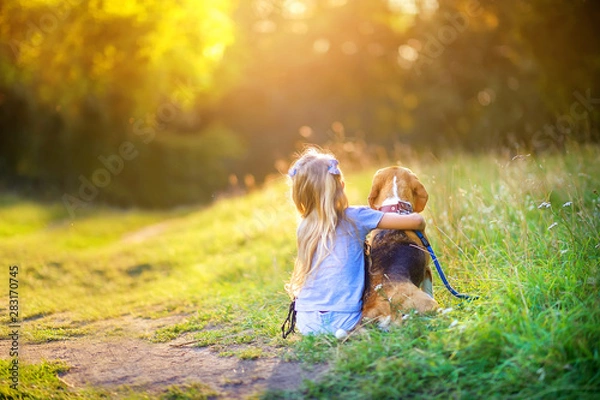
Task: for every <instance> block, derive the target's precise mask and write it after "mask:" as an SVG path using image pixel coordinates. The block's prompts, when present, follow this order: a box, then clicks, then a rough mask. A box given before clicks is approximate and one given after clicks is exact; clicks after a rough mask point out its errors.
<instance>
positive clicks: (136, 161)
mask: <svg viewBox="0 0 600 400" xmlns="http://www.w3.org/2000/svg"><path fill="white" fill-rule="evenodd" d="M598 20H600V6H599V5H598V3H597V2H593V1H584V0H575V1H560V0H528V1H525V0H522V1H516V0H515V1H502V2H500V1H483V0H481V1H478V0H444V1H442V0H438V1H435V0H376V1H372V0H326V1H325V0H324V1H316V0H253V1H234V0H222V1H221V0H219V1H204V0H202V1H198V0H181V1H178V2H161V1H158V0H149V1H139V0H120V1H116V0H65V1H58V0H33V1H21V0H8V1H4V2H2V4H1V5H0V41H1V43H2V46H1V47H0V128H1V133H0V168H1V171H2V172H1V175H2V177H3V178H4V180H5V181H8V182H9V183H10V184H15V183H19V182H28V183H29V184H31V183H33V184H35V185H38V186H39V185H41V186H43V187H54V188H58V189H59V192H61V193H65V194H67V195H68V196H70V197H69V199H71V204H79V205H81V204H84V203H86V202H88V201H86V200H85V199H82V197H81V196H80V195H79V194H78V192H79V191H81V190H83V193H87V192H86V191H85V188H86V187H87V186H86V184H82V182H86V181H88V182H91V184H92V185H94V186H95V188H96V189H97V196H94V199H93V200H101V199H103V200H106V201H110V202H116V203H119V204H140V205H145V206H169V205H174V204H180V203H186V202H191V201H197V200H208V199H210V198H211V197H212V196H213V195H214V193H215V192H217V191H219V190H221V189H223V188H224V186H226V185H227V176H228V175H229V174H231V173H236V174H238V175H245V174H254V175H257V176H258V177H262V176H264V175H266V174H268V173H270V172H272V171H273V170H274V169H273V165H274V164H273V163H274V162H275V160H277V159H279V158H282V157H285V156H286V155H287V154H289V153H290V152H291V151H293V150H294V149H295V148H297V146H298V145H299V144H301V143H303V142H306V141H309V142H313V143H319V144H323V143H327V142H330V141H332V140H338V141H345V142H349V143H351V144H352V143H354V144H356V146H354V147H353V146H350V147H346V148H345V149H346V150H347V151H349V152H351V151H352V149H356V148H357V147H360V148H363V149H364V148H369V147H375V146H381V148H383V149H390V148H392V146H396V147H397V146H398V145H410V146H412V147H416V148H427V149H428V150H430V151H433V152H438V151H444V150H445V149H447V148H449V147H453V146H456V147H463V148H467V149H470V150H481V149H489V148H505V149H507V150H508V151H511V152H522V151H541V150H546V149H548V148H554V149H561V148H562V146H563V145H564V143H565V142H566V141H568V140H575V141H596V142H597V141H598V139H600V134H599V131H598V125H599V122H600V112H599V109H600V108H599V107H600V82H599V80H600V74H599V73H598V72H599V69H600V52H598V48H599V47H598V37H599V35H598V33H599V32H598V28H597V23H596V21H598ZM128 143H130V144H131V146H133V147H129V146H128ZM358 145H360V146H358ZM122 146H124V148H126V149H129V150H131V153H127V152H126V153H124V154H125V155H131V154H136V156H135V157H134V158H132V159H131V160H126V159H125V158H123V167H122V168H116V166H120V163H118V162H117V161H116V160H117V159H116V158H111V157H112V156H113V155H117V156H119V157H121V156H120V155H119V154H120V149H121V148H122ZM107 159H110V160H113V161H114V164H110V165H109V166H110V167H115V168H113V170H114V171H118V173H113V172H111V171H110V168H109V167H107V166H106V165H105V163H106V160H107ZM102 160H104V161H105V163H103V162H102ZM105 172H106V174H105ZM107 174H108V175H107ZM94 177H95V178H96V182H95V183H94ZM108 178H110V179H108ZM102 179H104V180H102ZM107 181H108V182H109V183H106V182H107ZM82 185H83V189H82ZM102 185H104V186H102ZM90 193H91V192H89V193H87V194H90ZM83 197H86V196H83ZM88 197H90V196H88ZM75 199H78V200H75ZM73 201H75V203H73ZM77 201H79V203H77Z"/></svg>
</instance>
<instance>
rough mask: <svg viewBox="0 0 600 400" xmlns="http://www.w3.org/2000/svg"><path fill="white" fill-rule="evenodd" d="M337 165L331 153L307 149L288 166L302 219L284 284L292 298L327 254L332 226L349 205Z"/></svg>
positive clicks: (334, 225) (332, 237)
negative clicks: (288, 277)
mask: <svg viewBox="0 0 600 400" xmlns="http://www.w3.org/2000/svg"><path fill="white" fill-rule="evenodd" d="M337 164H338V161H337V160H336V159H335V157H333V156H332V155H330V154H326V153H322V152H320V151H319V150H317V149H314V148H309V149H307V150H306V151H305V152H304V153H303V154H302V155H301V156H300V158H298V160H296V162H295V163H294V164H293V165H292V168H290V173H289V175H290V176H291V177H292V199H293V201H294V204H295V205H296V208H297V209H298V212H299V213H300V217H301V218H302V220H301V222H300V226H299V227H298V243H297V245H298V256H297V257H296V261H295V263H294V271H293V272H292V277H291V279H290V282H289V283H288V284H286V285H285V289H286V291H287V292H288V293H289V295H290V296H291V297H292V298H294V297H296V296H298V293H299V292H300V289H302V286H304V284H305V282H306V280H307V278H308V276H309V275H310V274H311V273H312V272H313V271H315V270H316V269H317V268H318V266H319V265H320V264H321V262H322V261H323V260H324V259H325V257H327V255H328V254H330V252H331V249H330V246H331V245H333V241H334V240H335V229H336V227H337V224H338V222H339V221H341V220H342V219H344V210H345V209H346V208H348V198H347V197H346V193H345V192H344V180H343V175H342V172H341V171H340V170H339V169H338V168H337ZM313 260H314V265H313Z"/></svg>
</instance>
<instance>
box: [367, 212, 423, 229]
mask: <svg viewBox="0 0 600 400" xmlns="http://www.w3.org/2000/svg"><path fill="white" fill-rule="evenodd" d="M425 225H426V223H425V219H424V218H423V216H422V215H421V214H418V213H412V214H402V215H401V214H396V213H385V215H384V216H383V217H382V218H381V221H379V225H377V228H379V229H401V230H405V231H408V230H411V231H423V230H425Z"/></svg>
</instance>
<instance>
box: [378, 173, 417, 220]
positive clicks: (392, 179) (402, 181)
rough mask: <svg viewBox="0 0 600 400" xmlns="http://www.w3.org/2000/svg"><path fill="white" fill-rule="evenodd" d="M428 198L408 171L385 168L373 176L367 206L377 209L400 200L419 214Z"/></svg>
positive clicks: (415, 178)
mask: <svg viewBox="0 0 600 400" xmlns="http://www.w3.org/2000/svg"><path fill="white" fill-rule="evenodd" d="M428 198H429V195H428V194H427V190H425V187H424V186H423V184H422V183H421V182H420V181H419V178H417V176H416V175H415V174H414V173H413V172H412V171H411V170H410V169H408V168H403V167H387V168H382V169H380V170H379V171H377V172H376V173H375V175H374V176H373V184H372V185H371V193H370V194H369V206H371V208H374V209H378V208H380V207H381V206H385V205H389V204H396V203H397V202H398V201H399V200H401V201H406V202H409V203H410V204H412V206H413V210H414V211H415V212H421V211H423V210H424V209H425V205H426V204H427V199H428Z"/></svg>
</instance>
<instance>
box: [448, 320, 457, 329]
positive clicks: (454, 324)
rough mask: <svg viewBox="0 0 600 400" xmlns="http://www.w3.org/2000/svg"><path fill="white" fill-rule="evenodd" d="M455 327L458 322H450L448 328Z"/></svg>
mask: <svg viewBox="0 0 600 400" xmlns="http://www.w3.org/2000/svg"><path fill="white" fill-rule="evenodd" d="M456 325H458V321H457V320H454V321H452V323H451V324H450V326H449V327H448V328H454V327H455V326H456Z"/></svg>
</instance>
